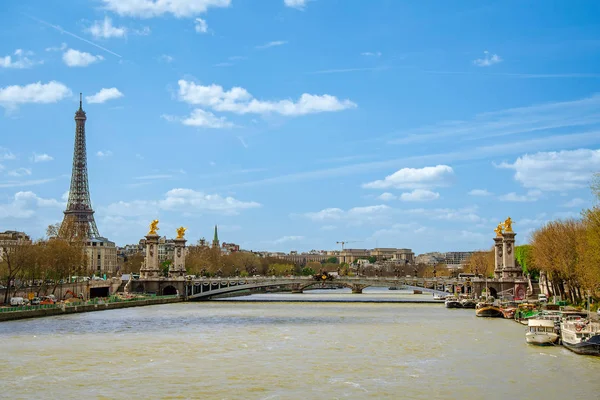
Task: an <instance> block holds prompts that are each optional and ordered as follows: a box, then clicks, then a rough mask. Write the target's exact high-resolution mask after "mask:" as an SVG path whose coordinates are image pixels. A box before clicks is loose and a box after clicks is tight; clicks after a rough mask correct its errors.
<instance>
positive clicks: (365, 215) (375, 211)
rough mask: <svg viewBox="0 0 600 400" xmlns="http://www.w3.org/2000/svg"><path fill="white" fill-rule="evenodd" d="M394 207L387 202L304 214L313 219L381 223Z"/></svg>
mask: <svg viewBox="0 0 600 400" xmlns="http://www.w3.org/2000/svg"><path fill="white" fill-rule="evenodd" d="M392 212H393V209H392V208H390V207H388V206H386V205H385V204H381V205H376V206H365V207H354V208H350V209H349V210H347V211H344V210H342V209H341V208H326V209H323V210H321V211H317V212H308V213H305V214H303V216H304V217H305V218H308V219H310V220H312V221H317V222H325V221H343V222H346V223H348V224H349V225H362V224H365V223H380V222H384V221H387V220H388V219H389V216H390V214H391V213H392Z"/></svg>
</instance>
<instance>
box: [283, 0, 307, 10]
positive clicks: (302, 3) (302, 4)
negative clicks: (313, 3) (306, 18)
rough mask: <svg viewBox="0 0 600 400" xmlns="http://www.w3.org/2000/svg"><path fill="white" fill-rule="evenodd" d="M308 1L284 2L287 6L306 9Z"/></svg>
mask: <svg viewBox="0 0 600 400" xmlns="http://www.w3.org/2000/svg"><path fill="white" fill-rule="evenodd" d="M307 2H308V0H283V4H285V6H286V7H291V8H295V9H297V10H304V7H306V3H307Z"/></svg>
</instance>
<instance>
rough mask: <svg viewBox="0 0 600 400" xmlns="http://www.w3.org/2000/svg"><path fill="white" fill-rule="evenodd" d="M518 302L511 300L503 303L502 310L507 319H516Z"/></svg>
mask: <svg viewBox="0 0 600 400" xmlns="http://www.w3.org/2000/svg"><path fill="white" fill-rule="evenodd" d="M517 308H518V304H517V303H515V302H513V301H511V302H508V303H504V304H502V305H501V307H500V310H501V311H502V316H503V317H504V318H506V319H514V318H515V313H516V312H517Z"/></svg>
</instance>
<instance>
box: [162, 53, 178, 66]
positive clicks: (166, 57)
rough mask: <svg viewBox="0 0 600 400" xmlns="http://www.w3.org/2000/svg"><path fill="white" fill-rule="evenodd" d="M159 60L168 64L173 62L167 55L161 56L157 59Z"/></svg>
mask: <svg viewBox="0 0 600 400" xmlns="http://www.w3.org/2000/svg"><path fill="white" fill-rule="evenodd" d="M159 60H161V61H164V62H166V63H167V64H168V63H171V62H173V60H174V58H173V57H172V56H170V55H168V54H163V55H161V56H160V57H159Z"/></svg>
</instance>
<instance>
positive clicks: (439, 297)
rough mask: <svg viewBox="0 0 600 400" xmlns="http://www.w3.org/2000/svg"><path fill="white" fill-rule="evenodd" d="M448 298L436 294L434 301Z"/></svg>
mask: <svg viewBox="0 0 600 400" xmlns="http://www.w3.org/2000/svg"><path fill="white" fill-rule="evenodd" d="M446 297H448V296H446V295H445V294H434V295H433V299H434V300H446Z"/></svg>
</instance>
